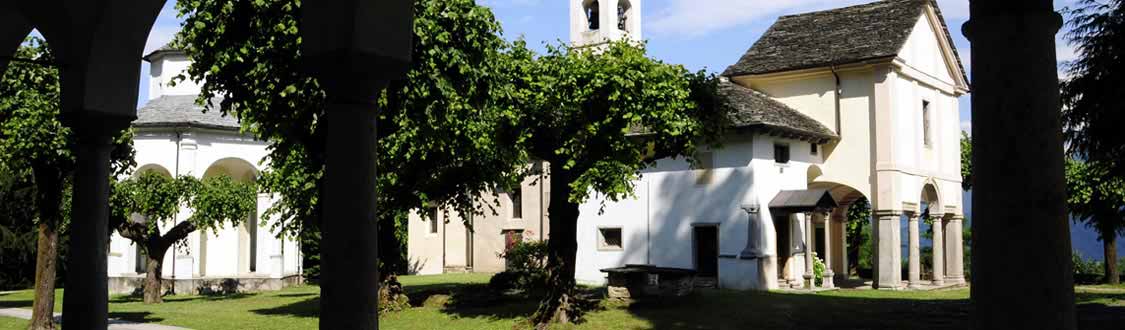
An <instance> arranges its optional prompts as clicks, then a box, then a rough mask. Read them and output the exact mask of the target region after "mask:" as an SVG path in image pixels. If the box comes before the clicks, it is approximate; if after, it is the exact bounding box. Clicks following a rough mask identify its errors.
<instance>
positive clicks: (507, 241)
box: [503, 229, 523, 251]
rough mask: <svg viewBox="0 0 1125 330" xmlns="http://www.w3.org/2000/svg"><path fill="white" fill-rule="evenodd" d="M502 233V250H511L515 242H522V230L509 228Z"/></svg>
mask: <svg viewBox="0 0 1125 330" xmlns="http://www.w3.org/2000/svg"><path fill="white" fill-rule="evenodd" d="M503 234H504V251H508V250H511V249H512V248H513V247H515V246H516V244H519V243H520V242H523V230H520V229H509V230H505V231H504V232H503Z"/></svg>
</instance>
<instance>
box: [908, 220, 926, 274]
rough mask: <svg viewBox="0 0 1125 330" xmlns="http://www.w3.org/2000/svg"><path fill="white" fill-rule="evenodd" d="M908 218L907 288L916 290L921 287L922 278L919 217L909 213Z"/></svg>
mask: <svg viewBox="0 0 1125 330" xmlns="http://www.w3.org/2000/svg"><path fill="white" fill-rule="evenodd" d="M909 217H910V222H909V227H908V229H907V230H908V232H907V236H909V237H908V238H909V239H910V243H909V244H910V246H909V252H910V255H909V256H908V257H909V258H910V260H909V262H908V265H909V269H907V273H908V274H907V275H909V276H910V278H909V281H910V282H909V284H908V286H909V287H910V288H911V289H917V288H919V287H921V285H922V277H921V273H922V253H921V248H920V244H919V242H918V219H919V215H918V213H911V214H910V215H909Z"/></svg>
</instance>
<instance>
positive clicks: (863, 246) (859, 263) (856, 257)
mask: <svg viewBox="0 0 1125 330" xmlns="http://www.w3.org/2000/svg"><path fill="white" fill-rule="evenodd" d="M870 223H871V204H870V203H868V202H867V197H862V198H860V199H857V200H856V201H855V202H854V203H852V205H851V206H849V207H848V222H847V233H846V235H847V238H848V265H851V266H852V267H854V268H855V269H857V270H858V269H861V268H862V269H867V270H870V269H871V268H872V266H873V264H872V261H871V256H872V255H873V254H872V253H871V244H870V242H871V226H869V225H868V224H870ZM857 273H858V271H857Z"/></svg>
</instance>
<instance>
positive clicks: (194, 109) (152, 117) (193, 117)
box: [133, 95, 239, 130]
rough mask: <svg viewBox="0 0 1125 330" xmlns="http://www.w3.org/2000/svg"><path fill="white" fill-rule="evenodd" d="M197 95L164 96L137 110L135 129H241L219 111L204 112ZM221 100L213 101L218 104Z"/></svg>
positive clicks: (229, 117) (230, 118)
mask: <svg viewBox="0 0 1125 330" xmlns="http://www.w3.org/2000/svg"><path fill="white" fill-rule="evenodd" d="M196 97H198V96H197V95H164V96H161V97H158V98H156V99H153V100H150V101H148V103H146V104H145V105H144V106H143V107H141V109H140V110H137V120H136V121H133V126H134V127H184V126H190V127H200V128H216V129H228V130H237V129H239V125H238V120H237V119H235V118H234V117H231V116H224V115H223V114H222V113H220V112H219V111H218V110H217V109H212V110H209V111H207V112H206V113H205V112H203V106H201V105H198V104H196V103H195V99H196ZM221 101H222V100H221V99H212V100H211V102H212V103H213V104H218V103H219V102H221Z"/></svg>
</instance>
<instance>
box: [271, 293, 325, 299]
mask: <svg viewBox="0 0 1125 330" xmlns="http://www.w3.org/2000/svg"><path fill="white" fill-rule="evenodd" d="M277 296H278V297H282V298H300V297H312V296H320V294H317V293H312V292H308V293H282V294H279V295H277Z"/></svg>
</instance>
